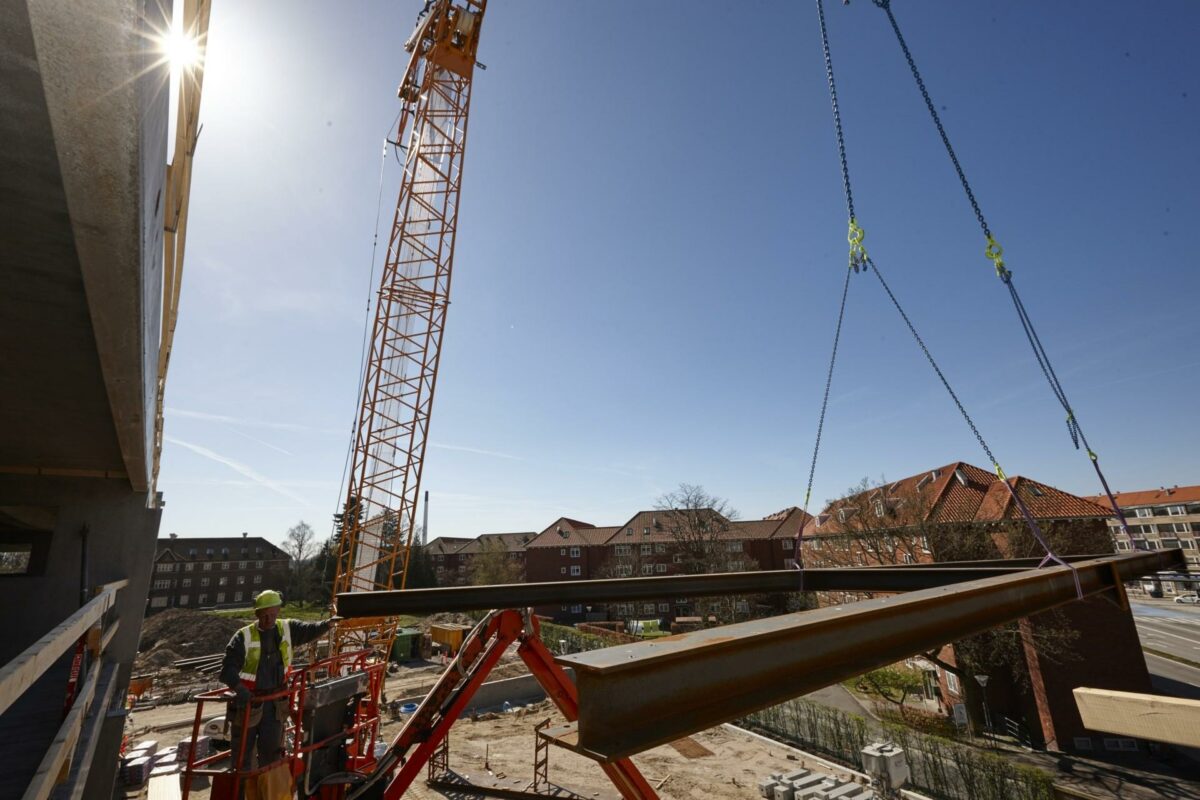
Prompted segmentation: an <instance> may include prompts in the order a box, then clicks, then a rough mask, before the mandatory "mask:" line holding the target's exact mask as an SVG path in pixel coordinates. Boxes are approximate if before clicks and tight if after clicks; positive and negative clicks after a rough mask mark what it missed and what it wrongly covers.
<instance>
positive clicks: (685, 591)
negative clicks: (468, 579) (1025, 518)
mask: <svg viewBox="0 0 1200 800" xmlns="http://www.w3.org/2000/svg"><path fill="white" fill-rule="evenodd" d="M1090 558H1096V556H1091V557H1090ZM1037 564H1038V560H1037V559H1017V560H1014V561H1011V562H1010V561H965V562H945V563H941V564H909V565H904V566H889V567H848V568H845V567H839V568H822V569H808V570H805V572H804V577H803V583H801V576H800V573H799V571H797V570H794V569H779V570H764V571H760V572H726V573H719V574H715V575H668V576H663V577H650V578H606V579H602V580H588V581H547V582H543V583H511V584H498V585H493V586H447V587H442V588H437V589H396V590H389V591H375V592H353V593H342V594H339V595H338V596H337V609H338V615H339V616H342V617H346V618H354V617H381V616H389V615H393V614H432V613H435V612H438V611H480V610H490V609H493V608H526V607H529V606H539V605H555V604H560V603H617V602H628V601H630V600H658V599H661V598H666V597H718V596H722V595H741V594H773V593H777V592H798V591H801V588H803V590H804V591H811V592H837V591H840V592H910V591H916V590H918V589H930V588H934V587H937V586H946V585H949V584H953V583H962V582H963V581H970V580H977V579H979V578H992V577H996V576H997V575H1008V574H1010V573H1012V572H1015V571H1020V570H1023V569H1027V568H1029V567H1035V566H1037Z"/></svg>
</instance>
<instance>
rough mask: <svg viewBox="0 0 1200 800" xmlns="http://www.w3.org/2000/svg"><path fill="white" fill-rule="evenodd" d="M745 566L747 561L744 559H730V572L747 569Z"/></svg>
mask: <svg viewBox="0 0 1200 800" xmlns="http://www.w3.org/2000/svg"><path fill="white" fill-rule="evenodd" d="M745 567H746V562H744V561H730V562H729V571H730V572H741V571H742V570H743V569H745Z"/></svg>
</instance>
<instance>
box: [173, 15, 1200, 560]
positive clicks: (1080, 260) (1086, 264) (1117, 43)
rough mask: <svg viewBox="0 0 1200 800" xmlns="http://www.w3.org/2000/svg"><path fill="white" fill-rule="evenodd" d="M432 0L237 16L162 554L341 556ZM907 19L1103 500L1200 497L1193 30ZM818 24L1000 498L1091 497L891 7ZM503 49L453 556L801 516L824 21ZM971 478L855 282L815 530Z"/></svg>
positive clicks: (882, 304)
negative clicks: (875, 504) (662, 527)
mask: <svg viewBox="0 0 1200 800" xmlns="http://www.w3.org/2000/svg"><path fill="white" fill-rule="evenodd" d="M420 5H421V4H420V3H419V2H417V1H416V0H405V1H404V2H398V3H390V2H378V3H367V2H351V3H336V4H335V3H319V2H218V3H215V4H214V8H213V12H212V22H211V29H210V42H209V51H208V64H207V73H206V78H205V92H204V100H203V109H202V121H203V123H204V130H203V134H202V135H201V138H200V142H199V147H198V149H197V153H196V162H195V164H196V166H195V176H194V181H193V186H192V196H191V198H192V199H191V203H192V211H191V220H190V227H189V236H188V256H187V267H186V277H185V282H184V293H183V301H182V311H181V317H180V321H179V327H178V332H177V336H176V344H175V350H174V353H173V356H172V362H171V374H170V379H169V382H168V385H167V406H168V410H167V420H166V435H167V443H166V445H165V448H164V453H163V462H162V472H161V478H160V489H161V490H162V491H163V492H164V495H165V498H166V502H167V505H166V509H165V512H164V518H163V524H162V531H163V533H164V534H165V533H166V532H169V531H174V532H178V533H179V534H180V535H182V536H199V535H236V534H238V533H240V532H242V531H248V532H250V533H251V534H252V535H262V536H266V537H267V538H269V539H273V540H276V541H278V540H280V539H281V538H282V537H283V535H284V533H285V531H286V530H287V528H288V527H289V526H290V525H292V524H294V523H295V522H297V521H298V520H300V519H304V520H307V521H308V522H309V523H311V524H313V525H314V527H315V528H316V529H317V531H318V533H319V534H320V535H322V536H324V535H327V534H328V531H329V519H330V515H331V514H332V513H333V512H334V510H335V509H336V507H337V506H338V505H339V503H340V497H341V495H342V493H343V491H344V489H343V487H342V484H341V476H342V472H343V464H344V461H345V457H346V450H347V445H348V442H349V440H350V435H351V423H352V420H353V415H354V411H355V408H356V406H357V403H358V393H357V386H356V382H357V376H358V365H359V359H360V352H361V351H360V347H361V340H362V331H363V321H364V312H365V307H366V302H367V298H368V295H369V293H370V291H369V273H370V269H371V243H372V237H373V235H374V231H375V224H376V216H377V210H378V209H377V202H376V200H377V197H378V194H377V193H378V186H379V183H378V181H379V174H380V152H381V146H382V143H383V139H384V136H385V135H390V131H389V126H390V124H391V122H392V120H393V119H394V118H395V116H396V113H397V111H398V108H399V106H398V101H397V100H396V97H395V89H396V84H397V82H398V80H399V76H400V74H401V72H402V70H403V65H404V62H405V59H406V57H407V54H406V53H404V51H403V49H402V47H401V44H402V43H403V41H404V39H405V38H406V37H407V36H408V34H409V32H410V30H411V27H412V20H413V19H414V18H415V15H416V12H417V10H418V8H419V7H420ZM894 8H895V11H896V14H897V17H898V18H899V20H900V24H901V26H902V27H903V29H904V32H905V35H906V37H907V39H908V41H909V45H910V47H911V48H912V49H913V51H914V53H915V55H916V57H917V60H918V63H919V65H920V67H921V69H922V72H923V73H924V76H925V80H926V83H927V85H928V87H929V89H930V91H931V93H932V94H933V97H934V99H935V102H936V103H937V104H938V106H939V109H940V110H941V113H942V116H943V119H944V121H945V123H946V126H947V129H948V131H949V134H950V136H951V138H952V141H953V142H954V144H955V146H956V149H957V151H958V153H959V157H960V159H961V160H962V162H963V165H964V167H965V169H966V170H967V174H968V177H969V178H970V180H971V182H972V184H973V186H974V188H975V191H976V194H977V196H978V198H979V200H980V202H981V204H982V206H983V211H984V213H985V215H986V216H987V218H988V221H989V223H990V224H991V227H992V230H993V231H994V232H995V234H996V236H997V238H998V239H999V240H1000V242H1001V243H1002V244H1003V245H1004V247H1005V255H1006V258H1007V262H1008V265H1009V267H1010V268H1011V269H1012V270H1013V271H1014V274H1015V277H1016V281H1017V285H1018V286H1019V287H1020V289H1021V291H1022V295H1023V297H1024V299H1025V302H1026V305H1027V306H1028V308H1029V311H1030V313H1031V315H1032V316H1033V318H1034V320H1035V322H1036V323H1038V325H1039V330H1040V332H1041V334H1042V337H1043V340H1044V342H1045V344H1046V346H1047V348H1048V349H1049V351H1050V353H1051V356H1052V357H1053V358H1054V359H1055V365H1056V367H1057V368H1058V371H1059V375H1060V377H1061V378H1062V380H1063V382H1064V384H1065V385H1066V389H1067V391H1068V394H1069V395H1070V397H1071V399H1072V401H1073V404H1074V406H1075V408H1076V411H1077V413H1078V415H1079V418H1080V419H1081V421H1082V423H1083V425H1084V428H1085V431H1086V432H1087V434H1088V437H1089V439H1090V440H1091V442H1092V444H1093V446H1094V448H1095V449H1096V450H1097V451H1098V452H1099V454H1100V456H1101V459H1102V463H1103V465H1104V466H1105V467H1106V471H1107V473H1108V475H1109V478H1110V481H1111V483H1112V485H1113V487H1114V488H1115V489H1118V490H1125V491H1129V490H1135V489H1144V488H1149V487H1156V486H1159V485H1162V484H1176V483H1178V484H1194V483H1200V456H1198V455H1197V454H1198V453H1200V433H1198V431H1200V426H1198V425H1197V424H1196V411H1195V409H1196V398H1197V397H1198V396H1200V377H1198V376H1200V347H1198V339H1200V336H1198V334H1200V315H1198V313H1197V304H1198V296H1200V292H1198V290H1200V277H1198V276H1197V258H1196V249H1197V244H1196V241H1195V228H1196V220H1197V217H1198V216H1200V199H1198V194H1197V191H1196V187H1197V185H1200V155H1198V153H1200V150H1198V149H1197V146H1196V142H1197V141H1200V110H1198V107H1197V103H1198V102H1200V86H1198V85H1197V76H1198V75H1200V49H1198V48H1196V47H1195V32H1196V31H1197V30H1200V5H1197V4H1196V3H1194V2H1191V1H1190V0H1175V1H1174V2H1157V3H1153V4H1128V3H1089V2H1056V3H1036V2H1009V3H950V2H921V3H916V2H905V0H896V2H895V3H894ZM826 13H827V16H828V20H829V26H830V35H831V39H832V46H833V57H834V65H835V67H836V68H837V70H838V88H839V95H840V99H841V105H842V114H843V121H844V124H845V128H846V137H847V147H848V150H849V158H850V171H851V178H852V180H853V182H854V189H855V200H856V206H857V211H858V216H859V220H860V222H861V223H862V225H863V226H864V228H865V229H866V231H867V245H868V246H869V249H870V252H871V255H872V257H873V258H874V260H875V261H876V263H878V264H879V266H880V267H881V269H883V270H884V272H885V275H886V276H887V277H888V279H889V281H890V282H891V284H892V286H893V288H894V289H895V290H896V292H897V294H898V296H899V297H900V299H901V301H902V302H903V303H904V304H905V306H906V309H907V310H908V312H909V314H910V316H911V317H912V318H913V320H914V322H916V324H917V326H918V328H919V329H920V330H921V332H922V333H923V335H924V336H925V338H926V340H927V341H928V343H929V344H930V346H931V348H932V349H933V352H934V354H935V355H936V356H937V357H938V359H939V360H940V362H941V364H942V366H943V368H944V370H945V371H946V373H947V375H948V377H949V378H950V379H951V381H952V382H953V384H954V386H955V388H956V389H957V390H958V391H959V394H960V396H961V397H962V399H963V401H964V403H965V404H966V405H967V407H968V409H969V410H970V411H971V412H972V413H973V414H974V416H975V418H976V421H977V423H978V424H979V427H980V429H981V431H982V432H983V434H984V436H985V437H986V438H987V439H988V441H989V443H990V444H991V446H992V449H993V450H994V451H995V452H996V455H997V457H998V458H999V460H1000V462H1001V464H1002V465H1003V466H1004V467H1005V469H1006V470H1007V471H1008V473H1009V474H1022V475H1027V476H1030V477H1033V478H1036V479H1038V480H1041V481H1043V482H1046V483H1049V484H1052V485H1055V486H1058V487H1060V488H1063V489H1066V490H1068V491H1072V492H1076V493H1081V494H1093V493H1096V492H1098V491H1099V487H1098V486H1097V483H1096V480H1095V476H1094V473H1093V472H1092V470H1091V467H1090V465H1089V463H1088V460H1087V458H1086V457H1085V456H1084V455H1081V454H1080V453H1078V452H1076V451H1074V450H1073V449H1072V447H1071V443H1070V440H1069V438H1068V436H1067V433H1066V428H1065V425H1064V423H1063V413H1062V411H1061V409H1060V408H1059V406H1058V405H1057V403H1056V402H1055V401H1054V399H1053V397H1052V395H1051V394H1050V391H1049V389H1048V388H1047V387H1046V385H1045V383H1044V381H1043V379H1042V376H1041V374H1040V372H1039V370H1038V368H1037V365H1036V363H1035V362H1034V361H1033V357H1032V354H1031V353H1030V351H1029V349H1028V346H1027V345H1026V343H1025V341H1024V338H1023V335H1022V333H1021V330H1020V327H1019V325H1018V322H1017V319H1016V316H1015V314H1014V312H1013V310H1012V307H1011V305H1010V303H1009V300H1008V298H1007V294H1006V293H1005V292H1004V290H1003V287H1002V285H1001V284H1000V282H999V281H998V280H996V278H995V275H994V272H993V271H992V269H991V266H990V264H989V263H988V262H987V261H986V260H985V259H984V257H983V252H982V251H983V241H982V234H981V233H980V231H979V228H978V226H977V224H976V222H975V219H974V217H973V215H972V213H971V210H970V207H969V205H968V204H967V201H966V199H965V197H964V196H963V193H962V190H961V188H960V187H959V185H958V183H957V179H956V177H955V175H954V172H953V169H952V167H951V165H950V164H949V161H948V159H947V158H946V156H945V153H944V152H943V151H942V150H941V144H940V142H939V140H938V139H937V134H936V131H935V129H934V128H933V126H932V124H931V122H930V120H929V118H928V116H927V112H926V111H925V108H924V106H923V103H922V101H921V98H920V95H919V93H918V92H917V90H916V88H915V86H914V84H913V81H912V78H911V76H910V75H909V73H908V70H907V67H906V65H905V63H904V60H903V57H902V55H901V53H900V51H899V47H898V46H897V44H896V42H895V39H894V38H893V36H892V33H891V30H890V28H889V27H888V25H887V19H886V16H885V15H884V14H883V12H881V11H879V10H878V9H876V8H875V7H874V6H873V5H872V4H871V3H869V2H867V1H866V0H856V2H854V3H852V4H851V5H850V6H843V5H842V4H841V3H839V2H836V1H835V2H828V3H827V8H826ZM479 59H480V60H481V61H482V62H483V63H485V64H486V65H487V67H488V68H487V70H486V71H479V72H477V73H476V79H475V87H474V95H473V100H472V110H471V120H470V131H469V137H468V138H469V141H468V148H467V155H466V166H465V178H464V189H463V199H462V203H461V209H460V232H459V237H458V246H457V252H456V258H455V275H454V286H453V292H452V304H451V308H450V313H449V320H448V324H447V331H446V335H445V341H444V345H443V358H442V369H441V373H440V378H439V383H438V388H437V396H436V402H435V407H434V411H433V419H432V426H431V434H430V449H429V451H428V454H427V465H426V470H425V481H424V486H425V488H428V489H429V490H430V492H431V495H432V507H431V512H430V520H431V533H432V535H459V536H474V535H477V534H479V533H483V532H491V531H510V530H538V529H541V528H542V527H544V526H545V525H546V524H548V523H550V522H551V521H553V520H554V519H555V518H556V517H558V516H559V515H568V516H572V517H575V518H578V519H583V520H587V521H590V522H593V523H595V524H598V525H599V524H611V525H616V524H619V523H620V522H622V521H624V519H625V518H627V517H628V516H629V515H631V514H632V513H633V512H635V511H636V510H638V509H641V508H647V507H651V506H653V504H654V502H655V499H656V498H657V497H658V496H659V495H661V494H662V493H663V492H665V491H668V490H670V489H672V488H673V487H675V486H676V485H677V484H678V483H680V482H681V481H683V482H689V483H698V484H702V485H703V486H704V487H705V488H707V489H708V490H709V491H710V492H712V493H714V494H717V495H719V496H722V497H725V498H728V500H729V501H730V503H731V504H732V505H733V506H734V507H735V508H737V509H739V510H740V512H741V514H742V516H743V517H746V518H754V517H760V516H762V515H764V514H768V513H771V512H773V511H776V510H778V509H781V508H783V507H786V506H789V505H795V504H799V503H800V502H801V501H802V500H803V493H804V484H805V480H806V478H807V470H808V461H809V458H810V455H811V449H812V444H813V435H814V433H815V427H816V417H817V412H818V410H819V405H820V398H821V392H822V389H823V386H824V373H825V368H826V361H827V359H828V353H829V347H830V343H831V340H832V334H833V328H834V322H835V319H836V312H837V299H838V294H839V292H840V289H841V281H842V279H843V275H844V269H845V263H846V245H845V229H846V213H845V205H844V201H843V198H842V189H841V181H840V176H839V169H838V163H837V152H836V147H835V143H834V135H833V127H832V121H831V118H830V112H829V100H828V92H827V88H826V85H825V74H824V67H823V63H822V58H821V51H820V39H819V34H818V29H817V18H816V12H815V7H814V6H813V4H812V3H806V2H798V3H783V2H755V3H717V2H707V1H704V2H691V3H682V2H657V3H644V2H641V3H635V2H610V1H607V0H606V1H605V2H600V1H599V0H596V1H594V2H549V1H545V2H534V1H533V0H507V1H505V0H492V3H491V4H490V7H489V10H488V13H487V19H486V21H485V24H484V30H483V35H482V44H481V47H480V53H479ZM399 172H400V169H399V165H398V163H397V161H396V159H395V157H394V156H393V155H388V156H387V164H386V169H385V173H384V190H383V201H382V207H381V212H382V213H381V217H382V220H383V226H382V227H381V229H380V236H381V238H382V239H383V240H384V241H385V242H386V237H387V230H386V227H387V224H388V221H389V220H390V218H391V215H392V212H393V209H394V204H395V193H396V187H397V181H398V176H399ZM380 249H381V250H382V245H381V248H380ZM959 459H963V460H967V461H970V462H972V463H975V464H978V465H980V466H984V467H986V466H988V464H987V462H986V459H985V457H984V455H983V453H982V452H981V451H980V449H979V447H978V445H977V444H976V442H975V441H974V438H973V437H972V435H971V433H970V431H969V430H968V429H967V428H966V426H965V425H964V424H963V422H962V421H961V419H959V418H958V416H957V413H956V412H955V410H954V407H953V405H952V404H951V402H950V400H949V399H948V398H947V397H946V395H945V394H944V391H943V390H942V389H941V387H940V385H938V384H937V382H936V378H935V376H934V375H933V373H932V371H931V370H930V369H929V367H928V366H927V365H926V364H925V363H924V361H923V358H922V356H921V354H920V352H919V350H918V349H917V348H916V345H915V344H914V343H913V342H912V340H911V339H910V338H909V337H908V334H907V332H906V331H905V330H904V328H903V327H902V322H901V321H900V319H899V318H898V316H897V315H896V313H895V311H894V310H893V309H892V308H891V307H890V305H889V304H888V301H887V298H886V296H885V295H884V294H883V292H882V290H881V289H880V287H879V285H878V284H877V283H876V282H875V280H874V279H873V278H871V277H868V276H858V277H856V278H855V279H854V280H853V282H852V285H851V289H850V298H849V303H848V309H847V317H846V324H845V330H844V334H843V338H842V345H841V354H840V357H839V363H838V369H837V372H836V374H835V376H834V383H833V391H832V399H831V403H830V407H829V413H828V418H827V422H826V428H825V437H824V442H823V446H822V455H821V462H820V464H819V467H818V471H817V479H816V484H815V488H814V503H813V505H818V504H819V503H821V502H822V501H824V500H825V499H827V498H832V497H834V496H836V495H838V494H840V493H841V492H842V491H844V490H845V489H846V488H847V487H848V486H850V485H852V484H854V483H856V482H857V481H858V480H859V479H861V478H862V477H863V476H870V477H871V478H873V479H878V478H879V477H880V476H886V477H888V478H889V479H894V478H899V477H902V476H905V475H909V474H913V473H915V472H918V471H921V470H924V469H928V468H931V467H934V466H938V465H941V464H944V463H947V462H951V461H955V460H959Z"/></svg>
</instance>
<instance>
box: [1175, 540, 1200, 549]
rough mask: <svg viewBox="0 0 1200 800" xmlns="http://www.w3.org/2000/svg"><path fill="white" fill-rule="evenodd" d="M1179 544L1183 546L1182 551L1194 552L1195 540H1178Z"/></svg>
mask: <svg viewBox="0 0 1200 800" xmlns="http://www.w3.org/2000/svg"><path fill="white" fill-rule="evenodd" d="M1179 543H1180V544H1181V545H1183V549H1184V550H1195V549H1196V540H1195V539H1180V540H1179Z"/></svg>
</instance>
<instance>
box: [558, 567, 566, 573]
mask: <svg viewBox="0 0 1200 800" xmlns="http://www.w3.org/2000/svg"><path fill="white" fill-rule="evenodd" d="M558 574H559V575H566V574H567V568H566V567H559V568H558Z"/></svg>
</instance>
